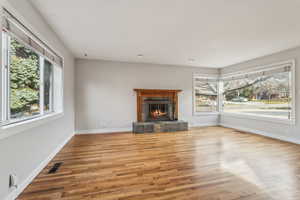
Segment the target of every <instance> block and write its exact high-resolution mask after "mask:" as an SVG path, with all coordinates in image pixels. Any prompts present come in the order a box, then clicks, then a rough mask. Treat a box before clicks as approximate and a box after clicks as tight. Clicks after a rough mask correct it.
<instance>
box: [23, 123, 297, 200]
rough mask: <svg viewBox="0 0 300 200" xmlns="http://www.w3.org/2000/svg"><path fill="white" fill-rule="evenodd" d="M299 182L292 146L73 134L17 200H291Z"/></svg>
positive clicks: (232, 138) (236, 137)
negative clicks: (57, 164) (58, 164)
mask: <svg viewBox="0 0 300 200" xmlns="http://www.w3.org/2000/svg"><path fill="white" fill-rule="evenodd" d="M55 162H63V164H62V166H61V167H60V168H59V170H58V171H57V173H55V174H48V173H47V172H48V171H49V169H50V168H51V167H52V166H53V164H54V163H55ZM299 177H300V146H299V145H296V144H291V143H287V142H282V141H278V140H274V139H270V138H266V137H262V136H257V135H253V134H247V133H243V132H239V131H236V130H233V129H228V128H222V127H205V128H197V129H192V130H190V131H185V132H176V133H156V134H132V133H114V134H98V135H97V134H96V135H77V136H75V137H73V138H72V140H71V141H70V142H69V143H68V144H67V145H66V146H65V147H64V148H63V149H62V150H61V151H60V152H59V153H58V154H57V155H56V156H55V158H54V159H53V160H52V161H51V162H50V163H49V165H48V166H47V167H46V168H45V169H44V170H43V171H42V172H41V173H40V174H39V176H38V177H36V178H35V179H34V181H33V182H32V183H31V184H30V185H29V186H28V187H27V188H26V189H25V191H24V192H23V193H22V194H21V195H20V196H19V198H18V199H19V200H33V199H34V200H48V199H49V200H52V199H55V200H57V199H61V200H77V199H78V200H79V199H80V200H83V199H89V200H96V199H97V200H98V199H101V200H135V199H136V200H171V199H172V200H174V199H182V200H185V199H187V200H193V199H201V200H266V199H268V200H269V199H271V200H283V199H284V200H296V199H300V197H299V195H300V179H299Z"/></svg>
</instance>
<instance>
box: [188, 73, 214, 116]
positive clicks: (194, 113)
mask: <svg viewBox="0 0 300 200" xmlns="http://www.w3.org/2000/svg"><path fill="white" fill-rule="evenodd" d="M195 77H199V78H205V79H216V80H217V82H218V80H219V75H218V74H216V75H214V74H202V73H201V74H199V73H193V115H194V116H205V115H206V116H207V115H219V114H220V113H219V109H220V107H219V105H220V104H219V102H220V90H219V89H220V88H219V84H217V86H218V88H217V93H218V97H217V111H215V112H197V111H196V92H195Z"/></svg>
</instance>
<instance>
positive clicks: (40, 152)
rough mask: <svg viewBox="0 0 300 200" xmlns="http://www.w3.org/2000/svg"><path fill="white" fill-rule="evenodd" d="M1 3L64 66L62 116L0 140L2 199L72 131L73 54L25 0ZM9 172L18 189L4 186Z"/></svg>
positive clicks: (42, 164) (36, 169)
mask: <svg viewBox="0 0 300 200" xmlns="http://www.w3.org/2000/svg"><path fill="white" fill-rule="evenodd" d="M2 2H3V1H2ZM2 2H0V3H1V6H2V5H3V3H2ZM4 6H5V7H7V8H9V9H10V10H11V11H13V12H17V15H18V17H20V18H22V21H23V22H25V23H29V25H30V26H32V29H33V30H34V31H36V32H38V33H39V36H40V37H41V38H42V39H44V40H45V41H47V43H48V44H49V45H50V46H51V47H52V48H54V49H55V50H57V51H58V52H59V53H60V54H61V55H62V56H63V57H64V59H65V66H64V67H65V68H64V116H63V117H60V118H59V119H56V120H53V121H51V122H47V123H44V124H42V125H40V126H38V127H35V128H31V129H28V130H26V131H23V132H20V133H17V134H15V135H12V136H9V137H6V138H5V139H1V140H0V199H5V198H6V197H8V195H12V196H14V195H15V193H16V191H17V192H19V191H20V190H21V189H22V188H23V187H24V186H26V183H28V181H30V180H31V178H32V177H31V176H32V175H35V174H36V173H37V172H38V169H39V167H43V166H44V164H46V163H47V162H45V161H47V158H49V157H51V156H53V155H54V153H55V152H56V151H57V150H58V149H59V147H60V146H61V145H63V144H64V142H65V141H67V140H68V139H69V138H70V137H71V136H72V135H73V134H74V92H73V91H74V89H73V85H74V58H73V56H72V55H71V53H70V52H69V50H68V49H66V48H65V47H64V45H63V44H62V42H61V41H60V40H59V39H58V37H57V36H56V35H55V33H54V32H53V31H52V30H51V29H50V28H49V26H48V25H47V24H46V23H45V21H44V20H43V19H42V18H41V16H40V15H39V14H38V13H37V12H36V10H35V9H34V8H33V7H32V6H31V5H30V4H29V3H28V1H20V0H10V1H9V3H7V2H4ZM11 173H14V174H16V175H17V176H18V178H19V182H20V185H19V188H18V190H12V189H9V188H8V177H9V174H11Z"/></svg>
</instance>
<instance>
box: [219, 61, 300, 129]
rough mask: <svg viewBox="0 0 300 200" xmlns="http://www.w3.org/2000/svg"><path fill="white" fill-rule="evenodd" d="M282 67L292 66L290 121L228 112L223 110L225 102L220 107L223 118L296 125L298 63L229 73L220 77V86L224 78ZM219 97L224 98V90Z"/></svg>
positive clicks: (284, 63)
mask: <svg viewBox="0 0 300 200" xmlns="http://www.w3.org/2000/svg"><path fill="white" fill-rule="evenodd" d="M282 65H290V67H291V88H290V90H291V115H290V119H280V118H276V117H272V116H266V115H260V114H251V113H239V112H226V111H224V109H223V101H222V103H221V105H220V114H221V115H223V116H230V117H237V118H241V117H242V118H246V119H256V120H257V119H259V120H263V121H268V122H276V123H283V124H290V125H294V124H295V123H296V85H295V84H296V68H295V66H296V61H295V60H294V59H293V60H287V61H283V62H278V63H273V64H270V65H263V66H259V67H255V68H251V69H250V70H241V71H238V72H234V73H227V74H224V75H222V76H221V77H220V83H219V85H222V84H223V82H222V78H228V77H233V76H240V75H245V74H247V73H257V72H262V71H267V70H271V69H275V68H279V67H282ZM219 95H220V96H221V97H223V90H222V91H220V93H219Z"/></svg>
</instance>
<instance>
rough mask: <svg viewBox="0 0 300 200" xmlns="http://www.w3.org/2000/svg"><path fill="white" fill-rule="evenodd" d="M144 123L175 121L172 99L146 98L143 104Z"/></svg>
mask: <svg viewBox="0 0 300 200" xmlns="http://www.w3.org/2000/svg"><path fill="white" fill-rule="evenodd" d="M143 107H144V112H143V113H144V121H148V122H149V121H171V120H174V112H173V110H174V108H173V102H172V101H171V100H170V98H168V97H166V98H146V99H144V103H143Z"/></svg>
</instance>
